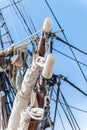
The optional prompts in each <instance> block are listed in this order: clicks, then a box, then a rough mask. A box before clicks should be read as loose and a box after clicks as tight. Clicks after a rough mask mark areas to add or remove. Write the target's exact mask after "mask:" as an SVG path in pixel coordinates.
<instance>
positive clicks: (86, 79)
mask: <svg viewBox="0 0 87 130" xmlns="http://www.w3.org/2000/svg"><path fill="white" fill-rule="evenodd" d="M45 2H46V4H47V6H48V8H49V9H50V11H51V13H52V15H53V17H54V19H55V21H56V23H57V24H58V26H59V28H60V29H62V27H61V25H60V24H59V22H58V20H57V18H56V16H55V14H54V13H53V11H52V9H51V7H50V5H49V4H48V2H47V0H45ZM62 33H63V36H64V38H65V40H66V42H67V43H69V42H68V40H67V38H66V36H65V33H64V31H63V32H62ZM69 48H70V50H71V52H72V54H73V56H74V58H75V60H76V62H77V65H78V67H79V69H80V71H81V73H82V75H83V77H84V79H85V81H86V82H87V78H86V76H85V74H84V72H83V70H82V68H81V66H80V64H79V62H78V60H77V58H76V56H75V54H74V52H73V50H72V48H71V46H70V45H69Z"/></svg>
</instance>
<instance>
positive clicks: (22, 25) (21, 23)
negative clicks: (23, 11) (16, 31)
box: [10, 0, 29, 36]
mask: <svg viewBox="0 0 87 130" xmlns="http://www.w3.org/2000/svg"><path fill="white" fill-rule="evenodd" d="M10 3H11V5H12V7H13V9H14V12H15V14H16V16H17V17H18V19H19V21H20V22H19V23H20V25H21V27H22V29H23V30H24V31H25V33H26V34H27V36H28V35H29V34H28V32H27V30H26V28H25V27H24V24H23V22H22V20H21V19H20V17H19V16H18V13H17V11H16V9H15V7H14V6H13V5H14V4H13V3H12V2H11V0H10Z"/></svg>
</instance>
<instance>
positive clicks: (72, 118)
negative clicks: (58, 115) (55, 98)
mask: <svg viewBox="0 0 87 130" xmlns="http://www.w3.org/2000/svg"><path fill="white" fill-rule="evenodd" d="M60 94H61V96H62V99H63V101H64V103H65V104H66V109H67V111H68V114H69V116H70V118H71V120H72V122H73V125H74V127H75V129H76V126H77V127H78V129H79V130H80V127H79V125H78V123H77V121H76V119H75V117H74V115H73V113H72V111H71V109H70V107H69V106H68V103H67V101H66V99H65V98H64V95H63V93H62V92H61V90H60ZM75 124H76V126H75Z"/></svg>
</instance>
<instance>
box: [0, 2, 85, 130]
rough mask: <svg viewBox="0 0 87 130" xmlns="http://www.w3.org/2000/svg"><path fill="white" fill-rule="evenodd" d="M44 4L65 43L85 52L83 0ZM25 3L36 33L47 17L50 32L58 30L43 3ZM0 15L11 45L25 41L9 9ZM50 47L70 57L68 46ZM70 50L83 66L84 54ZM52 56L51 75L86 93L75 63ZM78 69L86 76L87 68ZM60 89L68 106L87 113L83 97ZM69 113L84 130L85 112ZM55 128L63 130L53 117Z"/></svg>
mask: <svg viewBox="0 0 87 130" xmlns="http://www.w3.org/2000/svg"><path fill="white" fill-rule="evenodd" d="M48 2H49V4H50V6H51V8H52V10H53V12H54V13H55V16H56V18H57V19H58V21H59V23H60V25H61V26H62V28H63V29H64V32H65V34H66V37H67V39H68V41H69V43H70V44H72V45H73V46H75V47H77V48H79V49H81V50H83V51H85V52H87V0H71V1H70V0H48ZM25 3H26V8H27V9H28V11H29V14H30V16H31V18H32V20H33V22H34V25H35V27H36V29H37V30H40V29H41V27H42V25H43V21H44V19H45V18H46V17H51V18H52V20H53V28H52V32H55V31H58V30H59V27H58V25H57V23H56V21H55V19H54V17H53V16H52V14H51V12H50V10H49V9H48V7H47V5H46V3H45V1H44V0H36V1H35V0H25ZM8 4H9V0H0V8H3V7H5V6H6V5H8ZM2 12H3V16H4V18H5V21H6V23H7V26H8V28H9V31H10V33H11V35H12V38H13V40H14V42H15V43H16V42H18V41H19V40H22V39H23V38H25V37H26V36H27V35H26V33H25V32H24V30H22V27H21V26H20V23H19V20H18V18H17V16H16V15H15V12H14V11H13V9H12V8H10V9H9V8H7V9H3V10H2ZM12 21H14V25H15V28H16V33H17V35H18V38H17V37H16V34H15V30H14V27H13V24H12ZM59 36H60V37H61V38H62V39H64V37H63V35H62V33H60V34H59ZM53 47H54V48H55V49H57V50H59V51H61V52H63V53H65V54H67V55H69V56H71V57H73V55H72V53H71V51H70V49H69V47H68V46H66V45H65V44H64V43H61V42H59V41H56V40H54V46H53ZM73 51H74V53H75V55H76V57H77V59H78V61H81V62H83V63H85V64H86V65H87V55H84V54H81V53H80V52H78V51H76V50H75V49H73ZM53 53H54V54H55V57H56V61H55V67H54V72H55V73H56V74H63V75H64V76H65V77H67V78H68V79H69V80H70V81H71V82H73V83H74V84H75V85H76V86H78V87H79V88H80V89H82V90H83V91H85V92H86V93H87V82H86V81H85V79H84V77H83V75H82V73H81V71H80V69H79V67H78V65H77V63H76V62H75V61H73V60H71V59H69V58H67V57H65V56H63V55H61V54H59V53H57V52H55V51H53ZM81 68H82V70H83V72H84V74H85V76H86V77H87V66H83V65H81ZM61 90H62V92H63V94H64V96H65V98H66V100H67V102H68V104H69V105H72V106H75V107H77V108H80V109H83V110H87V97H86V96H84V95H82V94H81V93H79V92H78V91H76V90H75V89H74V88H73V87H72V86H70V85H68V84H67V83H65V82H63V81H62V82H61ZM59 110H60V109H59ZM60 111H61V110H60ZM72 111H73V113H74V114H75V117H76V120H77V121H78V124H79V125H80V128H81V130H87V125H86V121H87V113H83V112H80V111H77V110H74V109H72ZM61 115H62V118H63V119H64V120H65V123H66V127H67V130H70V128H69V125H68V123H67V120H66V118H65V117H64V115H63V114H62V111H61ZM58 129H60V130H63V128H62V126H61V123H60V121H59V118H58V115H57V122H56V127H55V130H58Z"/></svg>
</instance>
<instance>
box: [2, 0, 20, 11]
mask: <svg viewBox="0 0 87 130" xmlns="http://www.w3.org/2000/svg"><path fill="white" fill-rule="evenodd" d="M21 1H22V0H19V1H17V2H15V3H16V4H17V3H20V2H21ZM12 5H14V4H9V5H7V6H5V7H3V8H0V10H4V9H6V8H8V7H10V6H12Z"/></svg>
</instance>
